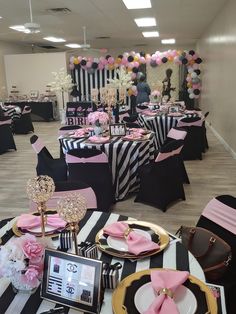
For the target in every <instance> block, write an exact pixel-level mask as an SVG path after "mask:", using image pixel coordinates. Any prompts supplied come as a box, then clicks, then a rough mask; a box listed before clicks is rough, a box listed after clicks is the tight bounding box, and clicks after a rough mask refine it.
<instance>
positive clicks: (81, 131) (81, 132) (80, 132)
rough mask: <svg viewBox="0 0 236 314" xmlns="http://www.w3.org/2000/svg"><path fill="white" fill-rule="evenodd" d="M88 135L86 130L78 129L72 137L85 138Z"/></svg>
mask: <svg viewBox="0 0 236 314" xmlns="http://www.w3.org/2000/svg"><path fill="white" fill-rule="evenodd" d="M86 133H87V132H86V130H84V129H78V130H76V131H75V132H74V133H73V135H71V137H82V136H84V135H85V134H86Z"/></svg>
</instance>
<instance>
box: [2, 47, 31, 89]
mask: <svg viewBox="0 0 236 314" xmlns="http://www.w3.org/2000/svg"><path fill="white" fill-rule="evenodd" d="M27 52H30V47H24V46H20V45H16V44H13V43H10V42H5V41H0V89H2V87H4V86H6V75H5V66H4V56H5V55H6V54H13V53H14V54H18V53H27ZM0 92H1V90H0Z"/></svg>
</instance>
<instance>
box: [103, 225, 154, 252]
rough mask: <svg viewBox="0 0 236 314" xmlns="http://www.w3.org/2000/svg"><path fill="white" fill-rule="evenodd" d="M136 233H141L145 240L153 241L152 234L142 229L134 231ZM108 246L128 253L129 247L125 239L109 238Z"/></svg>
mask: <svg viewBox="0 0 236 314" xmlns="http://www.w3.org/2000/svg"><path fill="white" fill-rule="evenodd" d="M134 231H135V232H137V233H139V234H140V235H142V236H144V237H145V238H147V239H149V240H152V238H151V235H150V233H148V232H147V231H144V230H141V229H134ZM107 244H108V245H109V246H110V247H111V248H112V249H115V250H118V251H122V252H128V245H127V243H126V240H125V239H124V238H114V237H112V236H108V237H107Z"/></svg>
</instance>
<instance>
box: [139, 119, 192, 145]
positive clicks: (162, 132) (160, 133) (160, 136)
mask: <svg viewBox="0 0 236 314" xmlns="http://www.w3.org/2000/svg"><path fill="white" fill-rule="evenodd" d="M187 117H198V115H197V114H196V115H192V114H189V115H188V114H186V115H184V117H170V116H168V115H157V116H152V117H150V116H145V115H142V114H139V117H138V123H139V124H140V125H141V126H142V127H145V128H146V129H148V130H150V131H153V132H154V133H155V138H154V143H155V148H156V149H159V148H160V147H161V145H163V143H164V141H165V139H166V137H167V134H168V132H169V131H170V129H171V128H173V127H175V126H176V125H177V123H178V121H179V120H180V119H182V118H187Z"/></svg>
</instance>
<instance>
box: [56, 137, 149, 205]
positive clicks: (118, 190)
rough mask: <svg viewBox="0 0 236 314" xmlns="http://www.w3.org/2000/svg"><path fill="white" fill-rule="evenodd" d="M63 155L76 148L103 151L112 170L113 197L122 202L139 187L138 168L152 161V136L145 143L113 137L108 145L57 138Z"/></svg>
mask: <svg viewBox="0 0 236 314" xmlns="http://www.w3.org/2000/svg"><path fill="white" fill-rule="evenodd" d="M59 140H60V142H61V146H62V149H63V152H64V153H67V152H68V151H70V150H72V149H77V148H84V147H87V148H90V149H92V148H97V149H100V150H101V151H103V152H104V153H105V154H106V155H107V156H108V160H109V164H110V165H111V170H112V178H113V185H114V188H115V197H116V199H117V200H122V199H123V198H124V197H125V196H126V195H127V193H128V192H134V191H136V190H137V188H138V186H139V181H138V178H137V175H138V168H139V167H140V166H142V165H145V164H147V163H149V161H150V160H153V159H154V150H155V148H154V142H153V141H154V134H153V133H151V134H150V137H149V139H148V140H146V141H134V142H131V141H123V140H122V138H121V137H113V138H112V139H111V142H110V143H106V144H91V143H88V142H87V141H86V139H84V138H82V139H76V138H71V137H64V138H63V137H61V138H59Z"/></svg>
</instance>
